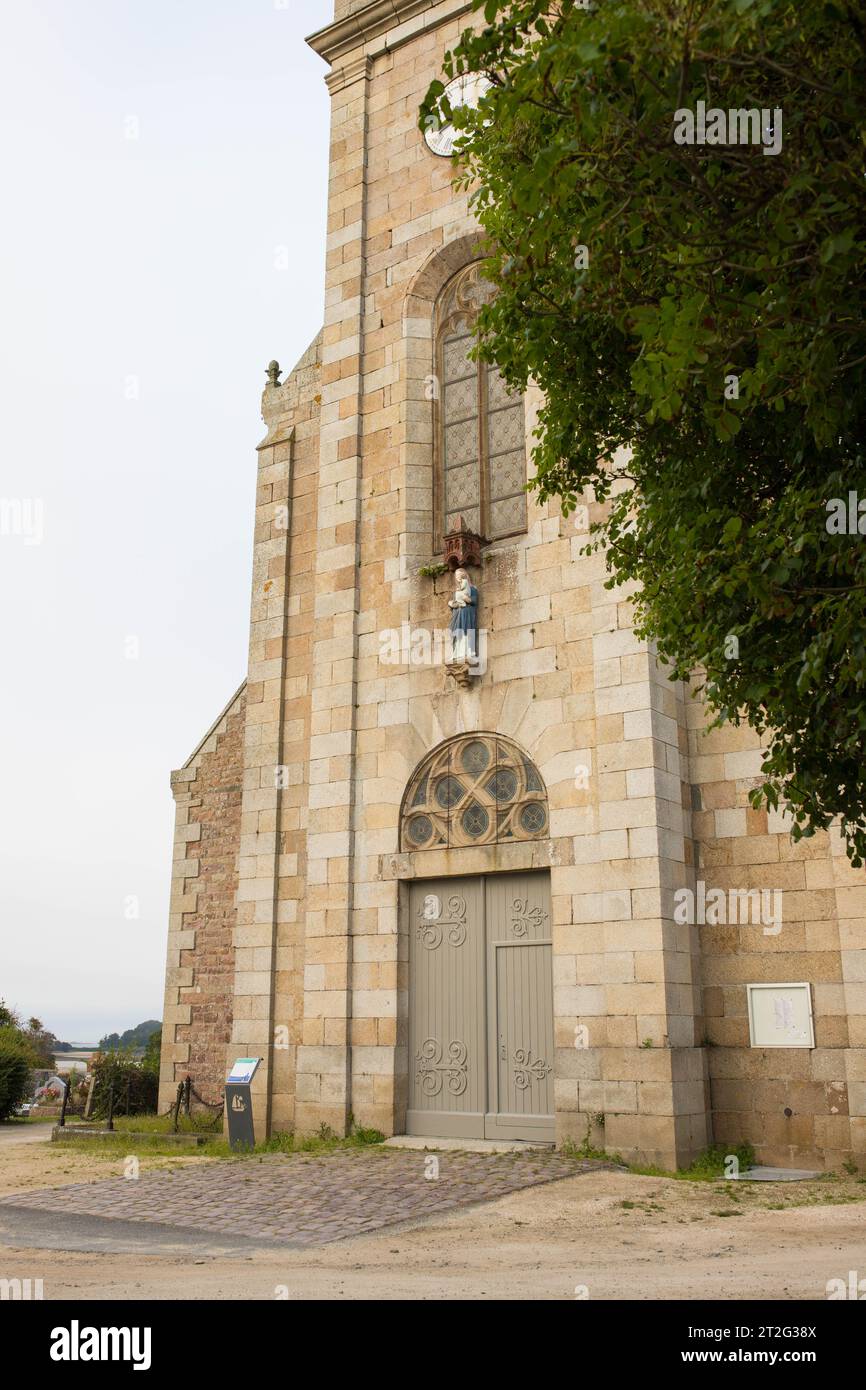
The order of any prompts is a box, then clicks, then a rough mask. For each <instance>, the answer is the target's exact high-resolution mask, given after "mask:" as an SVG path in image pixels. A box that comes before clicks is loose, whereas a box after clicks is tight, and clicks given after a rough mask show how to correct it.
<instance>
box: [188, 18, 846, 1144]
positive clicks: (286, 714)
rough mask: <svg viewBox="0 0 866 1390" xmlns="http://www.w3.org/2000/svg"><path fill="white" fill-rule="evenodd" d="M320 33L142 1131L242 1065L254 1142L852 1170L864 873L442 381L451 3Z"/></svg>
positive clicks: (447, 371) (452, 271) (462, 278)
mask: <svg viewBox="0 0 866 1390" xmlns="http://www.w3.org/2000/svg"><path fill="white" fill-rule="evenodd" d="M335 9H336V13H335V18H334V21H333V23H332V24H331V25H330V26H329V27H328V28H327V29H325V30H323V31H322V32H320V33H318V34H316V35H314V36H313V37H312V38H311V40H310V42H311V44H312V46H313V47H314V48H315V49H316V51H317V52H318V53H319V54H321V55H322V57H323V58H324V59H326V61H327V62H328V64H329V67H330V70H329V73H328V75H327V77H326V79H325V80H326V82H327V85H328V88H329V90H330V94H331V100H332V118H331V122H332V124H331V152H330V188H329V215H328V249H327V278H326V300H325V323H324V327H323V329H322V331H321V333H320V334H319V335H318V337H317V338H316V339H315V341H314V342H313V343H312V344H311V345H310V347H309V349H308V351H307V352H306V353H305V355H304V357H303V358H302V359H301V361H300V362H299V363H298V364H297V366H296V367H295V368H294V370H293V371H292V372H291V373H289V374H288V375H287V376H285V377H284V378H283V377H282V374H281V373H279V371H278V370H277V369H276V365H275V364H273V366H272V370H271V372H270V377H269V382H268V385H267V387H266V389H265V392H264V396H263V415H264V420H265V424H266V428H267V433H266V435H265V438H264V439H263V441H262V442H261V444H259V446H258V481H257V505H256V524H255V536H254V551H253V555H254V559H253V587H252V604H251V620H250V644H249V665H248V671H247V677H246V680H245V682H244V684H243V685H242V687H241V689H240V690H239V691H238V692H237V694H236V695H235V696H234V697H233V699H232V700H231V701H230V703H229V705H228V706H227V708H226V709H225V711H224V712H223V714H222V715H221V716H220V717H219V718H218V720H217V721H216V723H215V724H214V725H213V726H212V727H211V729H210V730H209V731H208V733H207V734H206V735H205V737H204V739H203V740H202V742H201V744H200V745H199V747H198V748H197V749H196V751H195V752H194V753H193V754H192V755H191V757H190V759H189V760H188V761H187V763H186V764H185V765H184V767H183V768H181V769H180V770H179V771H177V772H175V773H174V774H173V775H172V787H173V791H174V795H175V800H176V834H175V849H174V865H173V878H172V900H171V916H170V923H169V937H168V964H167V974H166V997H165V1013H164V1028H163V1057H162V1078H161V1081H162V1093H161V1103H162V1105H163V1106H166V1105H168V1103H169V1102H170V1100H171V1099H172V1098H173V1096H174V1093H175V1091H176V1088H177V1084H178V1082H179V1081H180V1080H182V1079H183V1078H184V1077H185V1076H186V1075H187V1074H189V1075H191V1076H192V1078H193V1081H194V1083H195V1085H196V1087H197V1089H198V1090H199V1091H200V1092H201V1094H202V1095H204V1096H206V1097H207V1098H210V1099H215V1098H218V1097H219V1096H220V1095H221V1092H222V1083H223V1081H224V1078H225V1075H226V1070H227V1065H228V1063H229V1062H230V1061H231V1059H233V1058H234V1057H236V1056H256V1057H261V1058H262V1059H263V1060H262V1064H261V1066H260V1069H259V1072H258V1075H257V1078H256V1081H255V1085H254V1107H255V1111H256V1124H257V1131H258V1132H259V1133H260V1134H261V1133H264V1132H265V1131H275V1130H289V1129H293V1130H296V1131H297V1132H299V1133H310V1132H315V1131H317V1130H318V1129H319V1128H320V1126H321V1125H323V1124H325V1125H328V1126H329V1127H330V1128H331V1129H332V1130H334V1131H335V1132H336V1133H338V1134H339V1133H345V1132H346V1129H347V1127H348V1126H349V1124H350V1123H351V1121H352V1119H354V1120H355V1121H357V1122H358V1123H360V1124H364V1125H367V1126H375V1127H377V1128H379V1129H381V1130H382V1131H383V1132H385V1133H386V1134H394V1133H403V1132H407V1131H408V1132H412V1133H418V1134H427V1135H432V1136H437V1135H442V1136H458V1137H459V1136H461V1135H465V1136H474V1137H483V1136H485V1135H486V1136H488V1137H513V1138H518V1139H520V1138H526V1139H533V1138H534V1139H551V1140H552V1139H556V1140H557V1141H558V1142H560V1143H561V1142H563V1141H565V1140H572V1141H574V1142H575V1143H577V1144H581V1143H582V1142H583V1141H584V1139H585V1138H587V1137H588V1138H589V1139H590V1141H591V1142H592V1143H593V1145H595V1146H598V1147H602V1146H604V1147H606V1148H607V1149H608V1151H610V1152H616V1153H620V1154H622V1155H623V1156H624V1157H626V1158H634V1159H640V1160H642V1161H645V1162H655V1163H659V1164H662V1165H664V1166H666V1167H672V1166H675V1165H682V1164H685V1163H687V1162H689V1161H690V1160H691V1159H692V1158H693V1157H694V1156H695V1155H696V1154H697V1153H698V1152H699V1151H700V1150H701V1149H703V1148H704V1147H705V1146H706V1145H707V1144H709V1143H713V1142H718V1143H723V1144H728V1145H733V1144H735V1143H737V1142H739V1141H744V1140H748V1141H751V1142H752V1143H753V1144H754V1145H755V1147H756V1149H757V1150H758V1153H759V1156H760V1157H761V1158H762V1159H764V1160H765V1161H768V1162H777V1163H782V1164H789V1165H793V1166H802V1167H805V1166H810V1165H815V1166H821V1167H828V1168H830V1167H835V1166H838V1165H839V1164H840V1163H842V1162H844V1161H846V1160H850V1159H852V1158H853V1159H854V1161H855V1162H860V1163H861V1165H862V1163H863V1161H864V1156H866V1049H864V1044H866V875H864V874H863V872H862V871H855V870H852V869H851V868H850V866H849V865H848V862H847V860H846V858H845V855H844V849H843V846H842V844H841V842H840V840H839V838H838V837H837V836H835V835H834V834H830V835H829V836H828V835H823V836H816V837H815V838H814V839H812V840H808V841H803V842H801V843H800V844H797V845H795V844H792V842H791V840H790V837H789V834H788V831H787V827H786V825H785V824H784V822H783V820H782V819H781V818H780V817H774V816H773V815H769V816H768V814H767V812H765V811H755V810H752V809H751V808H750V807H749V804H748V792H749V790H750V788H751V787H753V786H754V785H755V784H756V779H757V774H758V771H759V766H760V751H759V749H758V747H757V744H756V740H755V738H754V736H753V735H752V734H751V732H750V731H749V730H747V729H735V728H730V727H728V728H725V729H722V730H717V731H711V732H707V731H706V717H705V715H704V713H703V712H702V709H701V706H700V704H699V703H698V702H697V701H695V700H693V699H692V698H691V697H690V695H689V693H688V692H687V691H685V690H684V689H683V688H682V687H680V686H677V685H674V684H672V683H671V682H670V681H669V680H668V678H667V676H666V674H665V672H664V671H663V670H662V669H660V667H659V665H658V664H657V662H656V660H655V658H654V657H653V655H652V653H651V651H650V650H648V649H647V646H646V645H645V644H644V643H642V642H640V641H638V640H637V638H636V637H635V634H634V631H633V612H632V606H631V604H630V602H629V597H628V595H627V594H625V593H621V592H612V591H610V590H608V589H606V588H605V587H604V580H605V571H604V564H603V559H601V558H600V557H597V556H596V557H588V556H585V555H582V554H581V548H582V546H583V545H584V544H585V540H586V537H585V535H583V534H581V532H580V531H579V530H578V529H577V527H576V525H575V519H574V518H573V517H572V518H568V519H566V518H563V517H562V516H561V514H560V512H559V509H558V507H557V506H556V505H555V504H553V503H546V504H544V505H543V506H540V505H539V504H538V503H537V501H536V500H535V498H534V496H533V495H532V494H527V493H526V492H525V491H524V484H525V482H526V480H527V478H528V476H529V471H528V470H529V450H530V447H531V431H532V428H533V421H534V417H535V412H536V410H537V406H538V401H537V399H536V398H535V396H534V395H533V393H532V392H530V393H529V395H528V396H527V398H526V399H525V400H520V399H519V398H518V399H515V398H514V397H512V396H510V395H509V393H508V392H507V391H506V390H505V388H504V385H503V383H502V382H501V380H500V378H499V377H498V374H497V373H496V372H495V371H493V370H490V371H488V370H487V369H486V368H482V367H479V366H478V364H476V363H474V362H472V360H471V358H470V357H469V356H468V349H469V347H470V346H471V333H472V320H473V316H474V313H475V311H476V310H477V306H478V304H479V302H480V301H481V299H482V298H483V296H484V294H485V293H486V292H487V287H485V285H484V283H483V281H482V280H481V278H480V276H479V275H478V267H477V261H478V257H479V243H478V236H477V229H476V226H475V224H474V222H473V218H472V216H471V214H470V212H469V210H468V206H467V200H466V197H465V195H464V194H462V193H459V194H458V193H455V191H454V189H453V188H452V184H451V177H452V171H451V166H450V161H449V160H447V159H442V158H438V157H437V156H436V154H435V153H433V152H431V150H430V149H429V148H428V146H427V144H426V143H425V141H424V139H423V137H422V136H421V135H420V134H419V131H418V128H417V111H418V107H419V104H420V102H421V99H422V98H423V96H424V93H425V91H426V89H427V86H428V84H429V81H430V80H431V78H432V77H433V76H435V75H437V74H438V73H439V71H440V66H441V59H442V55H443V53H444V52H445V50H446V49H448V48H449V47H451V46H453V44H454V42H455V41H456V39H457V37H458V34H459V32H460V30H461V28H462V27H463V26H465V24H466V23H467V22H470V17H469V6H468V5H467V4H465V3H462V0H336V6H335ZM591 511H592V509H590V512H591ZM446 537H447V541H446ZM455 566H459V567H460V568H463V569H465V571H466V572H467V574H468V576H469V581H470V583H471V585H472V586H474V588H475V589H477V593H478V628H479V650H478V656H479V660H478V661H477V663H476V664H475V665H472V664H470V665H469V666H468V669H467V664H466V662H462V663H461V662H455V661H453V660H450V661H449V653H448V651H447V649H445V648H447V629H448V627H449V622H450V619H451V616H452V613H453V611H454V610H452V609H449V606H448V604H449V600H452V595H453V594H454V592H455V582H456V579H455V574H454V572H453V571H454V568H455ZM443 633H445V634H446V637H445V638H444V639H443ZM443 640H444V642H445V648H443ZM452 655H453V653H452ZM713 903H714V904H715V908H714V910H711V908H710V904H713ZM750 912H751V915H750Z"/></svg>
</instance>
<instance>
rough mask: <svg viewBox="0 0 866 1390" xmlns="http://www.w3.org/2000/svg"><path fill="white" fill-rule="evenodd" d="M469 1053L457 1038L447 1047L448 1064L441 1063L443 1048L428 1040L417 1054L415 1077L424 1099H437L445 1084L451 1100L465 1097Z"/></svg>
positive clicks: (432, 1040) (433, 1040)
mask: <svg viewBox="0 0 866 1390" xmlns="http://www.w3.org/2000/svg"><path fill="white" fill-rule="evenodd" d="M468 1057H469V1050H468V1048H467V1046H466V1044H465V1043H464V1042H460V1040H459V1039H458V1038H454V1039H453V1040H452V1041H451V1042H450V1043H449V1044H448V1060H447V1062H443V1060H442V1044H441V1043H440V1042H438V1041H437V1040H436V1038H426V1039H425V1040H424V1042H423V1043H422V1044H421V1046H420V1048H419V1049H418V1051H417V1052H416V1053H415V1062H416V1064H417V1065H416V1069H415V1077H416V1080H417V1082H418V1084H419V1086H420V1087H421V1090H422V1091H423V1092H424V1095H425V1096H438V1095H439V1093H440V1092H441V1090H442V1085H443V1082H444V1084H445V1086H446V1087H447V1089H448V1091H449V1093H450V1094H451V1095H452V1096H462V1095H463V1092H464V1091H465V1090H466V1087H467V1085H468V1084H469V1062H468Z"/></svg>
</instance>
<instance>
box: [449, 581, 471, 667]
mask: <svg viewBox="0 0 866 1390" xmlns="http://www.w3.org/2000/svg"><path fill="white" fill-rule="evenodd" d="M451 645H452V649H453V659H454V660H455V661H467V660H468V661H474V660H475V659H476V657H477V656H478V590H477V589H476V587H475V585H474V584H470V585H469V602H468V603H467V604H465V605H464V606H463V607H462V608H454V609H452V611H451Z"/></svg>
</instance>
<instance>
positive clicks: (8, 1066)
mask: <svg viewBox="0 0 866 1390" xmlns="http://www.w3.org/2000/svg"><path fill="white" fill-rule="evenodd" d="M8 1017H14V1015H12V1013H11V1011H10V1010H6V1009H4V1010H3V1011H2V1013H0V1121H2V1120H8V1118H9V1116H10V1115H12V1114H14V1112H15V1111H16V1110H17V1109H18V1106H19V1105H20V1104H21V1102H22V1101H24V1100H26V1099H27V1097H28V1096H29V1095H30V1093H31V1091H32V1089H33V1085H32V1079H31V1075H30V1068H31V1063H32V1057H31V1055H30V1053H29V1051H28V1049H27V1047H26V1045H25V1043H24V1042H23V1040H22V1036H21V1030H20V1029H19V1028H18V1027H17V1026H16V1025H15V1024H14V1023H9V1022H3V1019H4V1018H8Z"/></svg>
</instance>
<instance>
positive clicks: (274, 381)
mask: <svg viewBox="0 0 866 1390" xmlns="http://www.w3.org/2000/svg"><path fill="white" fill-rule="evenodd" d="M267 375H268V385H269V386H279V384H280V364H279V362H277V361H276V359H274V361H273V362H269V363H268V373H267Z"/></svg>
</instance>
